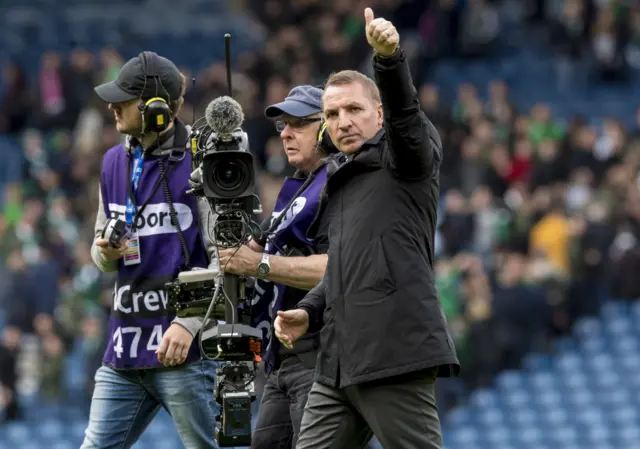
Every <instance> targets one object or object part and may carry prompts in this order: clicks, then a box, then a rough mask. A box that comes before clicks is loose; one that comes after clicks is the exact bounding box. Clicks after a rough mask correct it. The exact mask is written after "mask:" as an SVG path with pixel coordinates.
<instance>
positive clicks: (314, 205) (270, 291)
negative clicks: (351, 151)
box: [251, 165, 327, 362]
mask: <svg viewBox="0 0 640 449" xmlns="http://www.w3.org/2000/svg"><path fill="white" fill-rule="evenodd" d="M326 181H327V167H326V165H325V166H323V167H322V168H320V169H318V171H317V172H316V175H315V178H314V179H313V181H312V182H311V183H310V184H309V185H308V186H307V187H306V188H305V189H304V191H303V192H302V193H301V194H300V196H298V198H297V199H295V200H294V202H293V203H292V205H291V207H290V208H289V209H288V210H287V212H285V213H286V216H285V218H284V219H283V220H282V221H281V222H280V224H279V225H278V227H277V229H276V231H275V232H274V234H273V235H272V236H271V237H270V239H269V241H267V244H266V245H265V253H267V254H274V255H280V252H279V248H280V249H282V250H283V251H286V250H287V249H288V248H289V247H291V246H294V247H295V246H296V243H297V242H300V243H302V244H304V245H307V246H309V247H311V248H314V249H315V242H314V241H313V240H311V239H310V238H308V237H307V231H308V229H309V227H310V226H311V224H312V223H313V221H314V219H315V218H316V215H317V213H318V209H319V207H320V198H321V194H322V190H323V189H324V185H325V183H326ZM304 182H305V179H299V178H287V179H286V180H285V182H284V184H283V185H282V188H281V189H280V193H279V194H278V198H277V200H276V204H275V206H274V208H273V213H272V214H271V221H270V223H273V221H274V220H275V219H276V217H278V216H279V215H280V214H281V213H282V211H283V210H284V208H285V207H286V206H287V204H289V202H290V201H291V199H293V197H294V195H295V194H296V192H298V190H299V189H300V188H301V187H302V186H303V184H304ZM287 288H288V287H287V286H286V285H282V284H276V283H275V282H271V281H268V280H265V279H256V285H255V287H254V298H253V300H252V309H251V313H252V325H253V326H254V327H257V328H258V329H262V330H263V335H264V340H263V344H262V347H263V348H266V349H265V360H266V361H267V362H270V361H271V362H272V360H271V358H272V356H273V353H272V350H271V349H272V348H271V323H272V322H273V319H274V318H275V315H276V313H277V312H278V310H280V308H281V307H282V300H283V297H284V293H285V290H286V289H287Z"/></svg>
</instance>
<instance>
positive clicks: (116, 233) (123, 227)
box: [101, 218, 129, 248]
mask: <svg viewBox="0 0 640 449" xmlns="http://www.w3.org/2000/svg"><path fill="white" fill-rule="evenodd" d="M101 237H102V238H103V239H106V240H107V241H108V242H109V246H111V247H112V248H118V247H119V246H120V245H121V244H122V242H124V241H125V240H126V239H127V238H129V229H128V226H127V223H126V222H125V221H124V220H120V219H119V218H109V219H108V220H107V222H106V223H105V225H104V228H103V229H102V235H101Z"/></svg>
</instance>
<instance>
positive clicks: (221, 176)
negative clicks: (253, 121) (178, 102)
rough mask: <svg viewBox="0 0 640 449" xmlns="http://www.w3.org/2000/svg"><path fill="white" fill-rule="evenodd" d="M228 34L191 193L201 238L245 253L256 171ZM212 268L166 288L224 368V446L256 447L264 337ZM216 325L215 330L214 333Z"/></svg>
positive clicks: (197, 141)
mask: <svg viewBox="0 0 640 449" xmlns="http://www.w3.org/2000/svg"><path fill="white" fill-rule="evenodd" d="M230 38H231V37H230V35H228V34H227V35H225V53H226V62H227V84H228V89H229V96H225V97H220V98H216V99H215V100H213V101H212V102H211V103H210V104H209V105H208V106H207V108H206V111H205V116H204V117H203V118H201V119H199V120H197V121H195V123H194V125H193V127H192V130H191V136H190V151H191V153H192V160H193V168H194V170H193V173H192V175H191V180H190V185H191V187H192V190H191V192H192V193H193V194H195V195H196V196H197V197H198V201H206V202H207V203H208V204H209V207H210V210H211V213H210V216H209V218H210V219H209V220H206V221H207V222H206V223H201V225H202V231H203V234H204V235H203V238H204V239H205V241H208V242H209V243H212V244H213V245H214V246H216V247H217V248H233V247H239V246H240V245H242V244H245V243H247V242H248V241H249V238H250V237H251V236H252V235H253V234H254V230H255V229H259V227H258V225H257V224H256V223H255V222H254V220H253V218H252V217H253V216H254V215H256V214H259V213H260V212H262V211H261V205H260V201H259V199H258V197H257V196H256V195H255V194H254V188H255V169H254V161H253V155H252V154H251V153H250V152H249V145H248V138H247V134H246V133H245V132H244V131H243V130H242V128H241V127H240V126H241V125H242V122H243V121H244V114H243V112H242V108H241V107H240V105H239V104H238V103H237V102H236V101H235V100H233V98H232V97H231V94H232V86H231V57H230V53H231V52H230ZM223 270H224V267H220V266H219V265H218V264H217V261H215V260H214V261H212V263H211V265H210V266H209V268H208V269H194V270H190V271H185V272H181V273H179V275H178V278H177V279H176V280H175V281H174V282H170V283H168V284H166V286H165V287H166V291H167V297H168V304H169V307H171V309H172V310H174V311H175V313H176V314H177V316H179V317H193V316H202V317H204V321H203V325H202V329H201V330H200V332H199V336H198V344H199V346H200V351H201V353H202V355H203V357H205V358H208V359H211V360H218V361H220V362H221V363H220V367H219V368H218V369H217V370H216V382H215V391H214V393H213V394H214V398H215V400H216V401H217V402H218V403H219V404H220V405H221V409H222V411H221V415H219V416H218V417H217V418H216V420H217V424H218V425H217V426H216V440H217V442H218V445H219V446H220V447H234V446H249V445H250V444H251V403H252V402H253V401H254V400H255V396H256V394H255V390H254V386H253V380H254V378H255V373H256V371H257V362H258V361H259V360H260V355H261V343H262V338H263V334H262V330H260V329H256V328H254V327H251V326H250V324H249V323H250V304H249V303H248V302H247V297H246V294H245V286H246V281H247V279H246V278H245V277H242V276H237V275H233V274H225V273H224V271H223ZM209 323H213V324H214V325H213V326H208V324H209Z"/></svg>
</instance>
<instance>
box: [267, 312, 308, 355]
mask: <svg viewBox="0 0 640 449" xmlns="http://www.w3.org/2000/svg"><path fill="white" fill-rule="evenodd" d="M274 328H275V331H276V337H277V338H278V340H280V343H282V344H283V345H284V347H285V348H287V349H291V348H293V343H294V342H295V341H296V340H297V339H298V338H300V337H302V336H303V335H304V334H305V332H307V330H308V329H309V314H308V313H307V311H306V310H302V309H293V310H287V311H284V312H283V311H279V312H278V316H277V317H276V320H275V322H274Z"/></svg>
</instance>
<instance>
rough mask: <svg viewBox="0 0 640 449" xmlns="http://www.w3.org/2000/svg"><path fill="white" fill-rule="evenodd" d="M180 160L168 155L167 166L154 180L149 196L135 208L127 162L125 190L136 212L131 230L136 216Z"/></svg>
mask: <svg viewBox="0 0 640 449" xmlns="http://www.w3.org/2000/svg"><path fill="white" fill-rule="evenodd" d="M180 160H182V159H179V160H176V159H172V158H171V156H170V157H169V167H168V168H167V170H164V171H161V173H160V177H159V178H158V180H157V181H156V183H155V185H154V186H153V190H152V191H151V195H149V198H147V199H146V200H145V201H144V202H143V203H142V205H141V206H140V209H138V208H137V205H136V198H135V195H134V194H133V183H132V182H131V163H127V180H128V188H127V191H128V192H129V198H131V204H133V208H134V210H135V211H136V213H135V214H134V215H133V223H132V224H131V227H132V228H133V230H135V228H136V222H137V221H138V217H140V215H142V212H144V210H145V208H146V207H147V205H148V204H149V202H150V201H151V199H152V198H153V195H155V194H156V192H157V191H158V189H159V188H160V185H162V182H163V181H164V180H165V179H168V176H169V173H171V171H172V170H173V169H174V167H175V166H176V165H177V162H179V161H180Z"/></svg>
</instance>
